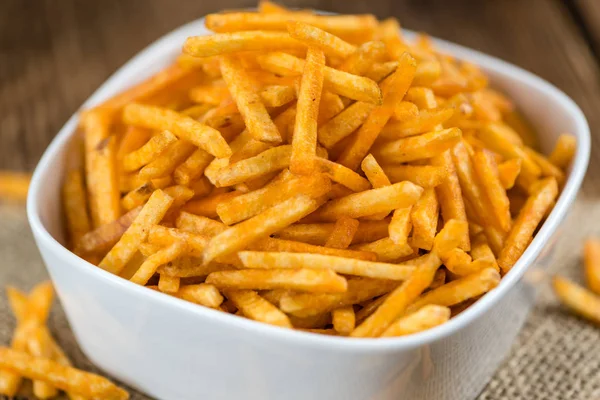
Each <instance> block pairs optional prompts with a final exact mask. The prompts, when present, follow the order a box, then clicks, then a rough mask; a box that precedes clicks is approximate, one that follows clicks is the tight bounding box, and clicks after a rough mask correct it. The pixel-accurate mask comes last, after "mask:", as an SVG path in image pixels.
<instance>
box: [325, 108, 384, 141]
mask: <svg viewBox="0 0 600 400" xmlns="http://www.w3.org/2000/svg"><path fill="white" fill-rule="evenodd" d="M374 108H375V105H374V104H372V103H367V102H364V101H357V102H355V103H353V104H351V105H349V106H348V107H346V108H345V109H344V110H343V111H342V112H340V113H339V114H337V115H336V116H335V117H333V118H331V119H330V120H329V121H327V122H326V123H325V124H324V125H322V126H321V127H320V128H319V130H318V132H317V137H318V140H319V143H321V144H322V145H323V146H324V147H325V148H326V149H331V148H332V147H333V146H334V145H335V144H337V143H338V142H339V141H340V140H342V139H344V138H345V137H347V136H348V135H350V134H351V133H352V132H354V131H355V130H356V129H358V128H359V127H360V126H361V125H362V124H363V123H364V122H365V120H366V119H367V117H368V116H369V114H370V113H371V111H373V109H374Z"/></svg>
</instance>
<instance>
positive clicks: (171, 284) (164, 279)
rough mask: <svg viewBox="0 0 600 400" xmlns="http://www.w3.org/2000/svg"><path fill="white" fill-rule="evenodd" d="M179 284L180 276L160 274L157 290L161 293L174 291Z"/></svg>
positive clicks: (177, 288)
mask: <svg viewBox="0 0 600 400" xmlns="http://www.w3.org/2000/svg"><path fill="white" fill-rule="evenodd" d="M180 285H181V278H179V277H176V276H169V275H160V278H159V279H158V290H160V291H161V292H163V293H176V292H177V291H178V290H179V286H180Z"/></svg>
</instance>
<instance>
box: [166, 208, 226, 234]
mask: <svg viewBox="0 0 600 400" xmlns="http://www.w3.org/2000/svg"><path fill="white" fill-rule="evenodd" d="M175 226H176V227H177V228H178V229H181V230H183V231H186V232H191V233H198V234H201V235H206V236H210V237H212V236H216V235H218V234H219V233H221V232H223V231H225V230H227V226H226V225H225V224H223V223H222V222H219V221H215V220H213V219H210V218H207V217H205V216H200V215H194V214H190V213H188V212H185V211H184V212H182V213H181V214H179V217H177V220H176V221H175Z"/></svg>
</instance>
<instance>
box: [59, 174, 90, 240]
mask: <svg viewBox="0 0 600 400" xmlns="http://www.w3.org/2000/svg"><path fill="white" fill-rule="evenodd" d="M62 196H63V209H64V212H65V216H66V219H67V228H68V232H69V238H70V240H71V244H72V246H73V247H77V245H78V244H79V241H80V240H81V238H82V237H83V235H85V234H86V233H88V232H89V231H90V217H89V215H88V211H87V199H86V193H85V188H84V184H83V176H82V173H81V171H80V170H79V169H73V170H71V171H69V172H67V176H66V178H65V182H64V184H63V188H62Z"/></svg>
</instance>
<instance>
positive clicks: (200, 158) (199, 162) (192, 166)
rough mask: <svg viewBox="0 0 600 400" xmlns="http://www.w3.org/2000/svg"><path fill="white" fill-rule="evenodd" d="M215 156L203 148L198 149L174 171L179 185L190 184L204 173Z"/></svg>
mask: <svg viewBox="0 0 600 400" xmlns="http://www.w3.org/2000/svg"><path fill="white" fill-rule="evenodd" d="M213 158H214V157H213V156H212V155H211V154H209V153H207V152H206V151H204V150H202V149H196V150H195V151H194V152H193V153H192V155H190V156H189V157H188V158H187V159H186V160H185V161H184V162H183V163H182V164H180V165H178V166H177V168H175V170H174V171H173V177H174V178H175V182H176V183H177V184H178V185H190V184H191V182H192V181H193V180H195V179H197V178H199V177H200V176H202V174H203V173H204V170H205V169H206V167H208V165H209V164H210V162H211V161H212V160H213Z"/></svg>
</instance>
